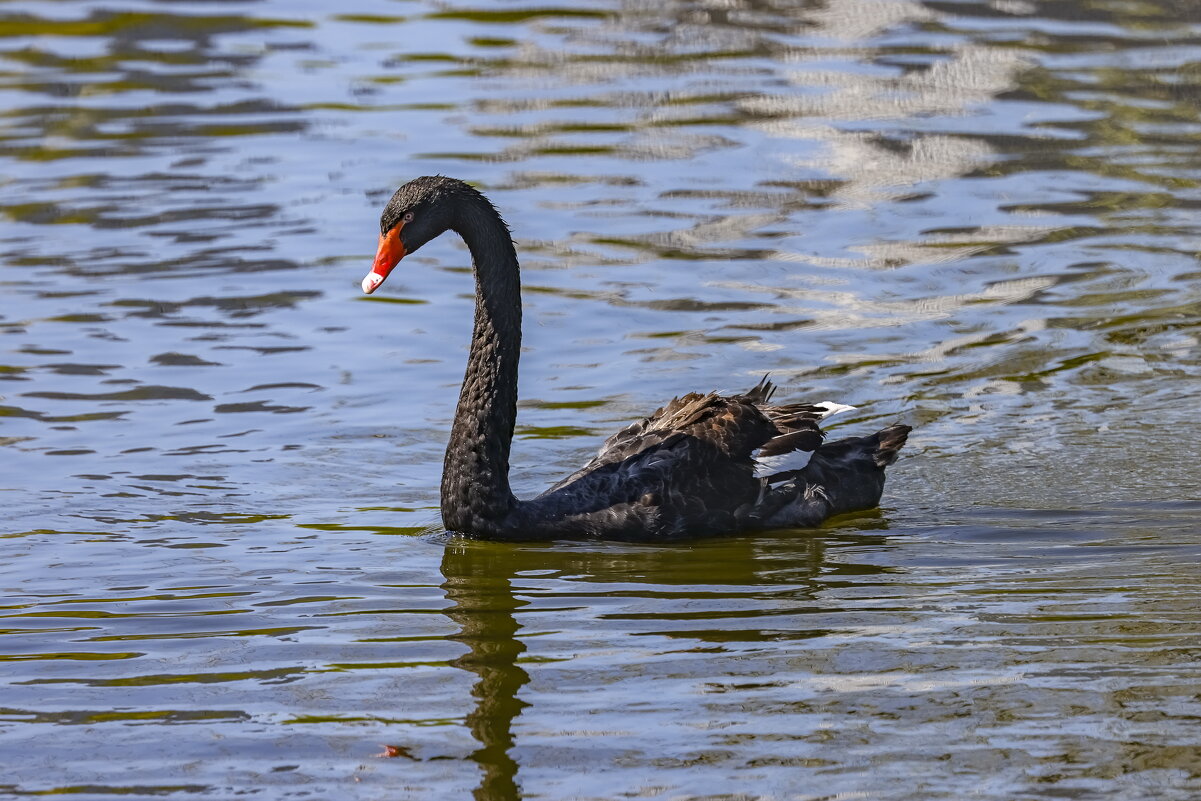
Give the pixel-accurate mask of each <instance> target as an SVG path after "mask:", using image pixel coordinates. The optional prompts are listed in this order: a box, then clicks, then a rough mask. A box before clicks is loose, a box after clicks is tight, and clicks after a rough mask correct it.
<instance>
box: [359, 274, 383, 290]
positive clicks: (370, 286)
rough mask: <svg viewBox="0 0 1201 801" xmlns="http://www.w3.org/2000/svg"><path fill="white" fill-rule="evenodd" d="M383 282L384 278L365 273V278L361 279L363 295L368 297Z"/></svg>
mask: <svg viewBox="0 0 1201 801" xmlns="http://www.w3.org/2000/svg"><path fill="white" fill-rule="evenodd" d="M383 282H384V277H383V276H382V275H380V274H378V273H367V277H366V278H364V279H363V293H364V294H366V295H370V294H371V293H372V292H374V291H375V290H376V289H378V288H379V285H380V284H382V283H383Z"/></svg>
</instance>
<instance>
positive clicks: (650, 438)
mask: <svg viewBox="0 0 1201 801" xmlns="http://www.w3.org/2000/svg"><path fill="white" fill-rule="evenodd" d="M447 230H453V231H455V232H456V233H458V234H459V235H460V236H461V237H462V238H463V240H464V241H465V242H466V244H467V247H468V249H469V250H470V251H471V256H472V266H473V270H474V273H475V280H476V299H475V324H474V327H473V332H472V340H471V351H470V355H469V356H468V361H467V371H466V374H465V376H464V379H463V388H462V391H461V393H460V395H459V404H458V407H457V409H456V412H455V419H454V424H453V426H452V428H451V435H450V442H449V443H448V445H447V449H446V459H445V462H444V465H443V474H442V520H443V523H444V524H445V526H446V527H447V529H449V530H451V531H455V532H458V533H461V534H466V535H469V536H475V537H480V538H486V539H505V540H546V539H560V538H570V537H599V538H608V539H625V540H664V539H675V538H681V537H694V536H705V535H714V534H729V533H736V532H744V531H753V530H758V529H768V528H789V527H809V526H814V525H817V524H818V523H820V522H821V521H822V520H824V519H826V518H827V517H829V516H831V515H834V514H841V513H844V512H852V511H858V510H862V509H870V508H872V507H874V506H876V505H877V504H878V503H879V500H880V495H881V493H882V492H883V489H884V468H885V467H886V466H887V465H889V464H892V463H893V462H894V461H895V460H896V458H897V452H898V451H899V450H900V448H901V447H902V446H903V445H904V444H905V440H906V437H907V436H908V434H909V431H910V428H909V426H905V425H892V426H889V427H887V428H885V429H883V430H881V431H878V432H876V433H875V434H872V435H870V436H866V437H851V438H847V439H841V440H837V441H835V442H825V441H824V439H825V435H824V433H823V432H822V430H821V428H820V426H819V422H820V421H821V420H822V419H823V418H825V417H828V416H830V415H831V414H835V413H838V412H840V411H845V410H847V409H850V408H851V407H848V406H842V405H840V404H835V403H830V402H828V401H827V402H822V403H791V404H781V405H777V404H774V403H772V396H773V394H774V392H775V387H774V386H773V385H772V384H771V383H770V382H769V381H768V380H767V379H766V378H764V379H763V380H762V381H760V382H759V383H758V384H757V385H756V386H754V387H752V388H751V389H749V390H747V391H746V392H743V393H739V394H732V395H721V394H718V393H707V394H699V393H692V394H688V395H684V396H682V397H678V398H675V399H673V400H672V401H671V402H669V403H667V404H666V405H664V406H663V407H662V408H661V409H659V410H657V411H656V412H655V413H654V414H652V415H650V416H649V417H647V418H645V419H643V420H640V421H638V422H636V423H633V424H632V425H630V426H627V427H626V428H624V429H622V430H621V431H618V432H617V433H616V434H614V435H613V436H611V437H609V439H608V440H606V441H605V443H604V445H603V446H602V447H601V449H600V451H599V452H598V453H597V455H596V456H595V457H594V458H593V459H592V460H591V461H590V462H588V464H586V465H584V467H582V468H580V469H579V470H577V471H576V472H575V473H572V474H571V475H570V476H567V477H566V478H564V479H563V480H562V481H560V482H558V483H557V484H555V485H554V486H552V487H551V488H550V489H548V490H546V491H545V492H543V493H542V494H541V495H539V496H537V497H535V498H531V499H529V500H518V499H516V498H515V497H514V496H513V493H512V491H511V490H510V488H509V450H510V445H511V443H512V439H513V427H514V423H515V421H516V417H517V362H518V358H519V351H520V345H521V290H520V275H519V273H520V270H519V267H518V261H517V255H516V250H515V248H514V246H513V240H512V237H511V236H510V234H509V229H508V226H507V225H506V224H505V222H504V220H503V219H502V218H501V216H500V214H499V213H497V211H496V209H495V208H494V207H493V206H492V204H491V203H490V202H489V201H488V200H487V199H486V198H485V197H484V196H483V195H482V194H480V193H479V192H478V191H477V190H475V189H474V188H472V187H471V186H469V185H468V184H466V183H463V182H462V181H458V180H455V179H453V178H446V177H443V176H435V177H423V178H417V179H415V180H413V181H410V182H409V183H407V184H405V185H404V186H402V187H401V188H400V189H398V190H397V192H396V194H395V195H393V197H392V199H391V200H390V201H389V202H388V204H387V206H386V207H385V208H384V211H383V214H382V215H381V217H380V239H379V247H378V250H377V253H376V259H375V263H374V265H373V266H372V270H371V272H370V273H369V274H368V275H367V277H366V278H364V279H363V291H364V292H367V293H371V292H374V291H375V290H376V289H377V288H378V287H379V286H380V285H381V284H382V283H383V281H384V279H385V278H387V276H388V274H389V273H390V272H391V271H392V270H393V268H395V266H396V264H397V263H398V262H399V261H400V259H402V258H403V257H404V256H405V255H407V254H408V253H412V252H413V251H415V250H416V249H417V248H419V247H421V245H423V244H425V243H426V242H428V241H429V240H431V239H433V238H434V237H436V236H438V235H440V234H442V233H443V232H445V231H447Z"/></svg>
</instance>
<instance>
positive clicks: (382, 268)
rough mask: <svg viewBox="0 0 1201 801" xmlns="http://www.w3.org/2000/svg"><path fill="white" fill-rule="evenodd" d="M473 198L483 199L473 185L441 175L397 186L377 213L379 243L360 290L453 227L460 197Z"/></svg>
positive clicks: (379, 281)
mask: <svg viewBox="0 0 1201 801" xmlns="http://www.w3.org/2000/svg"><path fill="white" fill-rule="evenodd" d="M476 199H479V200H482V199H483V195H481V194H480V193H479V192H478V191H477V190H476V189H474V188H473V187H471V186H469V185H468V184H466V183H464V182H462V181H460V180H458V179H456V178H447V177H446V176H443V175H424V176H422V177H420V178H414V179H413V180H412V181H409V182H408V183H407V184H405V185H404V186H402V187H401V188H400V189H397V190H396V194H394V195H392V199H391V200H389V201H388V205H386V206H384V211H383V213H382V214H380V219H379V230H380V235H379V246H378V247H377V248H376V251H375V262H374V263H373V264H372V266H371V272H369V273H367V276H366V277H365V278H364V279H363V292H365V293H367V294H368V295H370V294H371V293H372V292H374V291H375V290H376V289H378V288H379V286H380V284H382V283H383V282H384V279H385V278H387V277H388V274H389V273H390V272H392V270H393V268H395V267H396V265H397V264H398V263H399V262H400V260H401V259H403V258H404V257H405V256H407V255H408V254H410V253H412V252H413V251H415V250H417V248H419V247H421V246H422V245H424V244H425V243H426V242H428V241H430V240H431V239H434V238H435V237H437V236H439V235H440V234H442V233H443V232H444V231H447V230H449V229H450V228H453V227H455V222H456V218H457V214H458V212H459V210H460V208H461V207H462V206H463V205H464V203H463V201H465V200H476ZM484 202H485V203H487V201H486V200H485V201H484Z"/></svg>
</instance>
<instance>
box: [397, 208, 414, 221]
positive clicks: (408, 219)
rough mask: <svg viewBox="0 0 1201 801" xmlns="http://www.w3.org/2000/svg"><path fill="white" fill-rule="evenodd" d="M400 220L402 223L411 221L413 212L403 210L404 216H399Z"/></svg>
mask: <svg viewBox="0 0 1201 801" xmlns="http://www.w3.org/2000/svg"><path fill="white" fill-rule="evenodd" d="M400 221H401V222H402V223H411V222H413V212H411V211H406V212H405V216H403V217H401V218H400Z"/></svg>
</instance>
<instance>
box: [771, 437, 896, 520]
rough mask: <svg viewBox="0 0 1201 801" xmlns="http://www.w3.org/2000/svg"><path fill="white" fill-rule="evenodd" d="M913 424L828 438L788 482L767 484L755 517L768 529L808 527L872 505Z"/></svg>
mask: <svg viewBox="0 0 1201 801" xmlns="http://www.w3.org/2000/svg"><path fill="white" fill-rule="evenodd" d="M910 430H911V428H910V427H909V426H906V425H892V426H889V427H888V428H885V429H883V430H881V431H877V432H876V433H875V434H872V435H870V436H867V437H848V438H846V439H840V440H837V441H835V442H828V443H826V444H824V445H822V446H821V447H820V448H818V449H817V450H816V451H814V452H813V456H812V457H811V458H810V460H809V463H808V464H807V465H806V466H805V468H804V469H803V470H799V471H797V472H796V473H795V474H794V475H793V476H791V477H790V478H789V479H788V480H787V481H784V482H783V483H780V484H769V485H768V486H767V487H766V488H765V492H764V493H763V497H762V499H761V500H760V503H759V505H758V508H757V509H756V515H757V517H758V518H759V519H760V521H761V524H762V525H763V526H764V527H766V528H797V527H802V528H807V527H811V526H816V525H817V524H818V523H820V522H821V521H822V520H825V519H826V518H827V517H830V516H832V515H839V514H846V513H848V512H859V511H863V510H866V509H872V508H874V507H875V506H877V505H879V503H880V496H881V495H882V494H883V492H884V468H885V467H887V466H888V465H890V464H892V463H893V462H895V461H896V460H897V454H898V452H899V451H900V449H901V447H902V446H904V444H905V440H906V439H907V438H908V436H909V432H910Z"/></svg>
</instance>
